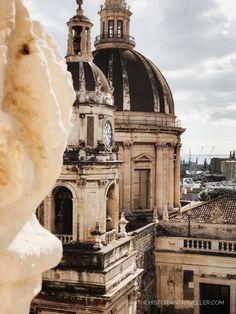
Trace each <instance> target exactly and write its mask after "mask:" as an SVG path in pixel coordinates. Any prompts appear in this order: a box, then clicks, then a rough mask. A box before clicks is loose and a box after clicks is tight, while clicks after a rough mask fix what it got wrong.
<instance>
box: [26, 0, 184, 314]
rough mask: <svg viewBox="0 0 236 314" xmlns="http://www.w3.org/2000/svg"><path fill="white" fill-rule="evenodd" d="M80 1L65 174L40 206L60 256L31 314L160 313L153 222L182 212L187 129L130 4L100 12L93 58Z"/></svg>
mask: <svg viewBox="0 0 236 314" xmlns="http://www.w3.org/2000/svg"><path fill="white" fill-rule="evenodd" d="M82 2H83V1H80V0H77V4H78V9H77V12H76V15H75V16H73V17H72V18H71V19H70V20H69V21H68V23H67V26H68V34H69V35H68V51H67V56H66V63H67V66H68V71H70V72H71V75H72V79H73V84H74V89H75V91H76V95H77V97H76V101H75V103H74V106H73V117H72V120H73V121H72V122H73V127H72V131H71V134H70V138H69V142H68V145H67V149H66V151H65V153H64V162H63V169H62V172H61V175H60V177H59V179H58V180H57V182H56V184H55V186H54V187H53V188H52V191H51V193H50V194H49V195H48V197H47V198H46V199H45V200H44V202H43V204H41V206H40V207H39V209H38V217H39V219H40V221H41V223H42V224H43V225H44V227H46V228H47V229H48V230H50V231H51V232H52V233H54V234H55V235H56V236H57V237H58V238H59V239H61V241H62V243H63V247H64V254H63V259H62V261H61V263H60V264H59V265H58V266H57V267H56V268H55V269H53V270H50V271H48V272H46V273H45V274H44V280H43V290H42V292H41V294H40V295H39V296H38V297H37V298H36V299H35V300H34V302H33V304H32V309H31V312H32V313H35V314H36V313H37V314H39V313H41V314H49V313H57V314H59V313H60V314H66V313H94V314H95V313H96V314H97V313H104V314H105V313H106V314H108V313H109V314H114V313H117V314H118V313H119V314H127V313H130V314H134V313H145V311H146V313H155V312H154V311H156V309H153V308H151V303H148V304H147V303H145V302H144V301H145V300H148V299H150V300H154V299H156V276H155V263H154V242H155V241H154V239H155V227H156V217H157V215H158V214H160V215H162V213H163V211H165V212H166V211H168V212H174V211H175V209H177V208H179V206H180V148H181V139H180V136H181V134H182V133H183V131H184V129H182V128H181V127H180V125H179V122H178V120H177V118H176V116H175V110H174V102H173V98H172V94H171V91H170V88H169V86H168V84H167V82H166V80H165V78H164V76H163V75H162V73H161V72H160V70H159V69H158V68H157V67H156V66H155V65H154V64H153V63H152V62H151V61H150V60H149V59H147V58H146V57H144V56H143V55H142V54H140V53H138V52H137V51H136V50H134V47H135V42H134V38H133V37H131V36H130V17H131V11H130V7H129V6H128V5H127V4H126V2H125V1H124V0H106V1H105V4H104V5H103V6H101V10H100V12H99V15H100V19H101V34H100V35H99V36H98V37H97V38H96V41H95V47H96V50H95V51H94V52H93V53H92V51H91V43H90V42H91V27H92V23H91V22H90V20H89V19H88V18H87V17H86V16H85V15H84V12H83V9H82ZM140 215H141V217H142V219H141V222H140V221H139V222H137V223H136V220H137V219H138V216H140ZM127 217H129V219H131V220H132V224H131V222H130V224H129V223H128V220H127ZM137 226H138V227H140V228H138V227H137Z"/></svg>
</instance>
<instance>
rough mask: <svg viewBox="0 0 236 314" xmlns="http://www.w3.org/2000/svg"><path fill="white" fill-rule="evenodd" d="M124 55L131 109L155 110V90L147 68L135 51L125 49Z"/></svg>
mask: <svg viewBox="0 0 236 314" xmlns="http://www.w3.org/2000/svg"><path fill="white" fill-rule="evenodd" d="M123 56H124V58H125V61H126V65H125V66H126V71H127V73H128V78H129V88H130V102H131V108H130V109H131V111H140V112H142V111H144V112H153V111H154V100H153V92H152V86H151V82H150V78H149V75H148V72H147V69H146V68H145V66H144V64H143V62H142V60H141V59H140V57H139V56H138V55H136V54H135V53H134V52H133V51H132V52H131V51H130V50H125V51H124V53H123Z"/></svg>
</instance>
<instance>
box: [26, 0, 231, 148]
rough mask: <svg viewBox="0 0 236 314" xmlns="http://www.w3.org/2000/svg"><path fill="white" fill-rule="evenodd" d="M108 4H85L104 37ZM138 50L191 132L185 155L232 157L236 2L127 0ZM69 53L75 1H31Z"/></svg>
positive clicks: (31, 7)
mask: <svg viewBox="0 0 236 314" xmlns="http://www.w3.org/2000/svg"><path fill="white" fill-rule="evenodd" d="M103 2H104V0H85V1H84V10H85V15H87V16H88V17H89V18H90V19H91V21H92V22H93V24H94V29H93V36H95V35H99V16H98V14H97V12H98V11H99V8H100V5H101V4H103ZM127 2H128V4H130V5H131V9H132V12H133V16H132V23H131V29H132V34H131V35H133V36H134V37H135V39H136V50H138V51H139V52H141V53H143V54H144V55H145V56H146V57H148V58H150V59H151V60H152V61H153V62H154V63H155V64H156V65H157V66H158V68H159V69H160V70H161V71H162V72H163V74H164V75H165V77H166V79H167V81H168V82H169V85H170V87H171V90H172V92H173V96H174V100H175V108H176V114H177V116H178V118H179V119H180V120H181V122H182V126H183V127H184V128H187V130H186V132H185V135H184V136H183V137H182V140H183V153H185V154H188V152H189V150H190V149H191V151H192V153H195V154H199V152H200V151H201V147H204V148H203V151H202V152H203V154H209V153H210V152H211V151H212V147H213V146H214V150H213V154H224V153H225V154H228V152H229V151H230V150H231V149H236V143H235V134H236V1H235V0H127ZM25 3H26V5H27V7H28V9H29V11H30V13H31V15H32V17H33V18H34V19H37V20H40V21H41V22H42V23H43V24H44V26H45V27H46V28H47V30H48V31H49V33H50V34H51V35H52V36H53V37H54V38H55V40H56V41H57V42H58V44H59V47H60V50H61V52H62V54H63V55H65V51H66V43H67V27H66V24H65V23H66V21H68V19H69V18H70V17H71V16H73V15H74V13H75V10H76V7H77V6H76V1H75V0H25Z"/></svg>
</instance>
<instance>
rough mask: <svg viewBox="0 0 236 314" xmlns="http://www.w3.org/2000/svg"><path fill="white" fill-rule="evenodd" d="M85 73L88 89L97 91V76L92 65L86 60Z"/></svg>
mask: <svg viewBox="0 0 236 314" xmlns="http://www.w3.org/2000/svg"><path fill="white" fill-rule="evenodd" d="M84 74H85V84H86V90H88V91H95V77H94V73H93V71H92V65H90V64H89V63H87V62H84Z"/></svg>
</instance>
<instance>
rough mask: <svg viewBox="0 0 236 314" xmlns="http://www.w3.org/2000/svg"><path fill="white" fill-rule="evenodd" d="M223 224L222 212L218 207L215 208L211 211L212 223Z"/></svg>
mask: <svg viewBox="0 0 236 314" xmlns="http://www.w3.org/2000/svg"><path fill="white" fill-rule="evenodd" d="M223 222H224V219H223V217H222V212H221V210H220V208H219V207H218V206H215V207H214V208H213V209H212V211H211V223H213V224H222V223H223Z"/></svg>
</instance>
